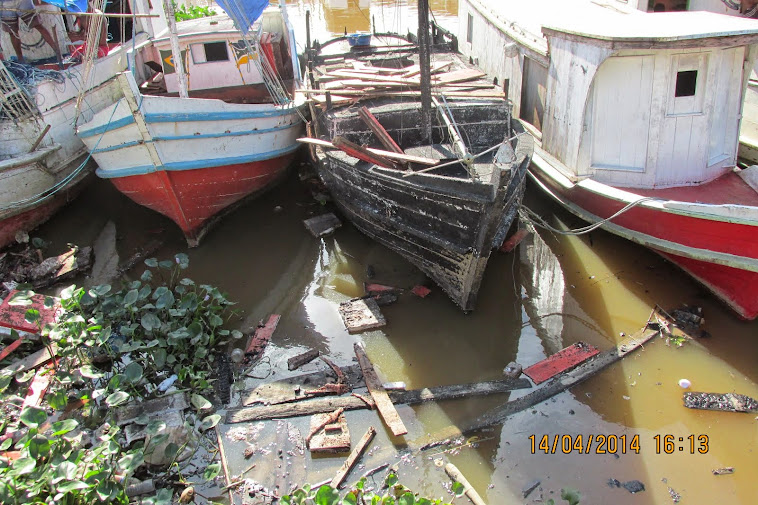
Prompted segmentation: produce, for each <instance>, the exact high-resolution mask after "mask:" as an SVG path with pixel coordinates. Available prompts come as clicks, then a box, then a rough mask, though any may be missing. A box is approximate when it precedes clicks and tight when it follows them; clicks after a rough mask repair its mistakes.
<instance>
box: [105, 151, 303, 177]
mask: <svg viewBox="0 0 758 505" xmlns="http://www.w3.org/2000/svg"><path fill="white" fill-rule="evenodd" d="M299 147H300V144H295V145H292V146H289V147H285V148H284V149H278V150H276V151H268V152H265V153H260V154H250V155H247V156H235V157H231V158H211V159H205V160H192V161H177V162H174V163H167V164H166V165H163V166H162V167H159V168H157V167H155V166H153V165H143V166H140V167H129V168H116V169H112V170H103V169H102V168H98V169H97V172H95V173H96V174H97V176H98V177H101V178H103V179H117V178H119V177H130V176H133V175H145V174H149V173H152V172H157V171H159V170H165V171H169V172H170V171H182V170H197V169H201V168H214V167H221V166H225V165H237V164H242V163H253V162H256V161H265V160H270V159H273V158H278V157H280V156H285V155H287V154H290V153H293V152H295V151H296V150H297V149H298V148H299Z"/></svg>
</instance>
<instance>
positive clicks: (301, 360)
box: [287, 349, 320, 370]
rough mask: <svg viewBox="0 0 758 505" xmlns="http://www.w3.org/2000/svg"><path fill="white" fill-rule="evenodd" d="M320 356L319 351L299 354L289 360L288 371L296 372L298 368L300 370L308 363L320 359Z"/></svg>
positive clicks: (310, 350)
mask: <svg viewBox="0 0 758 505" xmlns="http://www.w3.org/2000/svg"><path fill="white" fill-rule="evenodd" d="M319 354H320V352H319V350H318V349H309V350H307V351H305V352H304V353H301V354H298V355H297V356H292V357H291V358H290V359H288V360H287V370H295V369H297V368H300V367H301V366H303V365H305V364H306V363H310V362H311V361H313V360H314V359H316V358H318V355H319Z"/></svg>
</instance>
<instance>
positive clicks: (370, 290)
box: [363, 282, 400, 295]
mask: <svg viewBox="0 0 758 505" xmlns="http://www.w3.org/2000/svg"><path fill="white" fill-rule="evenodd" d="M363 289H364V290H365V291H366V294H369V295H372V294H376V293H385V292H387V291H400V289H398V288H394V287H392V286H385V285H384V284H372V283H369V282H364V283H363Z"/></svg>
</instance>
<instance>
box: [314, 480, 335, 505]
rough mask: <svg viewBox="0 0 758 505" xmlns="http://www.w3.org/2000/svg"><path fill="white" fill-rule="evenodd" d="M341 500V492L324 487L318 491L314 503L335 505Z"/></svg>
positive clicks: (327, 486) (317, 504)
mask: <svg viewBox="0 0 758 505" xmlns="http://www.w3.org/2000/svg"><path fill="white" fill-rule="evenodd" d="M339 499H340V494H339V492H338V491H337V490H336V489H334V488H332V487H331V486H329V485H323V486H321V487H320V488H318V491H316V496H314V498H313V501H314V502H315V503H316V505H335V504H336V503H337V502H338V501H339Z"/></svg>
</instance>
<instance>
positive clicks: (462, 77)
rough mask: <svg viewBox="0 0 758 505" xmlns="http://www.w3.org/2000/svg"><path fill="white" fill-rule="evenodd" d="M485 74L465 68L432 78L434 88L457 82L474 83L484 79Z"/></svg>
mask: <svg viewBox="0 0 758 505" xmlns="http://www.w3.org/2000/svg"><path fill="white" fill-rule="evenodd" d="M485 75H487V74H485V73H484V72H482V71H481V70H476V69H473V68H464V69H461V70H453V71H452V72H445V73H443V74H439V75H436V76H432V86H436V85H439V84H452V83H455V82H466V81H473V80H476V79H479V78H481V77H484V76H485Z"/></svg>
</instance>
